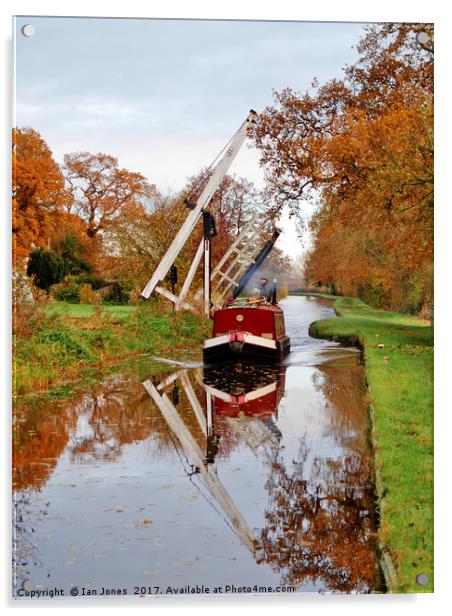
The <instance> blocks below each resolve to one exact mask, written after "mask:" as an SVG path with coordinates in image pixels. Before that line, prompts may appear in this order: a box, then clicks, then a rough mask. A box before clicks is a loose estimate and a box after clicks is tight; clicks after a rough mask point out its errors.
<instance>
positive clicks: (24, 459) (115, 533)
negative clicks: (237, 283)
mask: <svg viewBox="0 0 452 616" xmlns="http://www.w3.org/2000/svg"><path fill="white" fill-rule="evenodd" d="M281 305H282V306H283V308H284V312H285V319H286V329H287V332H288V334H289V336H290V338H291V343H292V350H291V353H290V355H289V356H288V357H287V358H286V360H285V362H284V364H283V365H282V366H277V367H275V366H266V365H256V366H245V365H240V364H239V365H237V366H235V367H231V366H217V367H210V368H204V367H203V366H202V364H201V363H196V359H195V360H193V358H190V361H187V363H184V361H183V358H182V361H181V360H180V358H178V360H179V361H178V362H174V363H172V362H171V361H165V362H162V361H159V360H157V359H155V358H149V357H145V358H143V359H142V360H140V370H137V371H135V372H133V371H132V372H131V371H130V370H128V371H118V372H117V373H114V374H111V375H110V376H108V377H106V378H104V379H103V380H102V382H99V383H96V384H94V385H90V386H87V387H86V389H85V390H84V391H81V392H80V393H79V394H78V395H77V396H76V397H74V398H72V399H71V400H70V401H65V402H61V401H55V402H52V403H49V402H47V403H46V404H45V405H41V404H33V405H26V404H21V405H20V406H19V407H18V410H17V413H16V418H15V425H14V443H13V449H14V474H13V486H14V520H13V521H14V531H13V532H14V540H15V550H14V588H15V590H14V592H15V595H16V596H23V595H24V592H25V591H24V589H25V590H26V591H27V592H30V591H31V590H35V591H36V590H45V589H49V588H52V589H54V588H61V589H64V591H65V595H69V594H70V590H71V589H73V588H77V592H78V594H79V596H82V595H86V596H89V595H93V594H95V593H96V592H97V594H98V595H100V594H108V593H110V591H114V592H112V593H111V594H123V591H124V590H126V591H127V594H128V595H133V594H134V593H135V592H138V593H146V594H155V593H157V594H161V593H163V594H166V593H169V592H171V591H172V590H173V589H174V591H176V590H177V589H179V592H180V589H182V591H185V592H187V591H190V590H191V589H195V590H196V588H197V587H198V589H202V587H204V590H205V589H209V592H210V593H211V594H213V593H214V592H215V589H219V590H217V592H223V593H231V594H232V593H233V592H234V591H235V592H249V591H252V592H262V591H263V590H264V588H269V589H272V590H273V591H276V592H278V590H277V589H279V592H286V593H288V592H305V591H308V592H326V593H329V592H340V593H344V592H352V593H360V592H363V593H367V592H378V591H381V590H382V582H381V576H380V574H379V568H378V558H377V555H376V549H375V545H376V524H377V519H376V516H375V503H374V489H373V481H372V456H371V452H370V449H369V443H368V438H367V435H368V427H369V425H368V411H367V404H366V389H365V378H364V369H363V366H362V365H361V356H360V353H359V352H358V351H357V350H356V349H348V348H344V347H343V346H340V345H338V344H336V343H332V342H328V341H324V340H316V339H313V338H311V337H309V335H308V327H309V324H310V323H311V322H312V321H315V320H319V319H323V318H327V317H330V316H334V312H333V310H332V308H331V305H330V303H329V302H326V301H324V300H320V299H314V298H307V297H288V298H286V299H285V300H283V301H282V302H281ZM166 359H167V360H168V359H171V358H166ZM103 589H104V590H103ZM118 591H121V592H120V593H119V592H118ZM72 592H73V594H75V592H74V591H72Z"/></svg>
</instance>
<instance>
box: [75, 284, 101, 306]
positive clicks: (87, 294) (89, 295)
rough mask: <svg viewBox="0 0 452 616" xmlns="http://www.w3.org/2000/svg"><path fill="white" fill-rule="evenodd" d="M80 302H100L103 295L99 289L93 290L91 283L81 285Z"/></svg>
mask: <svg viewBox="0 0 452 616" xmlns="http://www.w3.org/2000/svg"><path fill="white" fill-rule="evenodd" d="M79 296H80V304H100V303H102V297H101V295H100V293H99V292H98V291H93V289H92V288H91V286H90V285H89V284H83V285H82V286H81V287H80V293H79Z"/></svg>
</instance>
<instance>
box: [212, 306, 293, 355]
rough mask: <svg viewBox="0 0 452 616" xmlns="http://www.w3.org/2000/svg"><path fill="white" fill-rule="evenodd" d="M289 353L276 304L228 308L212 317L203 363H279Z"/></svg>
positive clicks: (280, 313)
mask: <svg viewBox="0 0 452 616" xmlns="http://www.w3.org/2000/svg"><path fill="white" fill-rule="evenodd" d="M289 351H290V339H289V337H288V336H287V335H286V333H285V326H284V314H283V311H282V310H281V308H280V307H279V306H278V305H277V304H264V305H258V306H252V305H250V306H247V305H240V304H232V305H231V306H227V307H225V308H222V309H221V310H217V311H216V312H215V314H214V326H213V337H212V338H209V339H208V340H206V341H205V342H204V345H203V354H204V361H205V362H207V363H213V362H217V361H226V360H231V359H237V360H241V361H242V360H250V361H260V360H262V361H269V360H270V361H279V360H281V359H283V358H284V357H285V356H286V355H287V354H288V353H289Z"/></svg>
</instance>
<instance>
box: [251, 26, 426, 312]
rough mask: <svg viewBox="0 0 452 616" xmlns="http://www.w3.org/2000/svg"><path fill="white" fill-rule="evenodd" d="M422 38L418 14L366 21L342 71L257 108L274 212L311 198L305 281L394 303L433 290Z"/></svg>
mask: <svg viewBox="0 0 452 616" xmlns="http://www.w3.org/2000/svg"><path fill="white" fill-rule="evenodd" d="M420 31H423V32H426V33H427V34H428V35H429V36H430V39H429V40H430V43H429V44H419V43H418V41H417V38H416V34H417V33H418V32H420ZM432 41H433V28H432V26H430V25H428V24H427V25H421V24H417V25H409V24H404V25H401V24H385V25H379V26H373V27H370V28H368V30H367V34H366V36H365V37H364V38H363V40H362V41H361V42H360V43H359V45H358V51H359V53H360V57H359V60H358V62H357V63H356V64H355V65H353V66H349V67H347V68H346V69H345V77H344V79H343V80H341V81H338V80H334V81H331V82H329V83H327V84H325V85H323V86H320V85H319V84H318V83H316V82H315V83H314V84H313V88H312V90H311V92H309V93H306V94H304V95H302V94H299V93H297V92H294V91H293V90H291V89H285V90H283V91H281V92H276V93H275V105H274V106H273V107H268V108H267V109H265V111H264V113H263V114H262V115H261V116H260V122H259V124H258V126H257V129H256V132H255V142H256V145H257V147H258V148H259V149H260V151H261V163H262V164H263V165H264V167H265V168H266V171H267V178H268V192H269V194H270V196H271V197H272V199H273V204H274V205H273V214H274V215H275V216H277V215H279V213H280V212H281V210H282V208H283V207H284V206H288V207H289V208H290V209H291V211H292V214H294V215H297V214H298V213H299V211H300V205H301V206H302V202H303V201H304V200H309V199H310V200H314V201H316V202H317V203H318V206H317V209H316V214H315V216H314V218H313V219H312V221H311V230H312V231H313V233H314V238H315V240H314V246H313V249H312V250H311V252H310V254H309V256H308V259H307V262H306V266H305V278H306V282H307V283H308V284H313V283H314V284H317V285H318V286H329V287H330V288H332V289H333V290H336V291H337V292H341V293H343V294H345V295H353V296H360V297H362V298H363V299H365V300H366V301H368V302H371V303H373V304H374V305H378V306H381V307H391V308H395V309H407V310H412V311H418V310H419V309H420V308H421V306H422V304H423V303H427V304H430V303H431V302H432V301H433V298H432V258H433V46H432Z"/></svg>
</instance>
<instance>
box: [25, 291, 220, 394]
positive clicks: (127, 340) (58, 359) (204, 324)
mask: <svg viewBox="0 0 452 616" xmlns="http://www.w3.org/2000/svg"><path fill="white" fill-rule="evenodd" d="M14 321H15V326H14V354H13V388H14V394H15V396H16V397H17V396H23V395H26V394H32V393H37V392H40V391H50V392H52V391H54V392H56V391H58V390H60V389H61V388H64V385H65V384H67V383H69V382H71V381H76V380H79V379H80V378H82V377H83V374H84V371H86V370H88V369H91V370H92V369H95V368H96V367H105V365H107V364H108V363H109V362H116V361H118V360H122V359H127V358H129V357H132V356H134V355H139V354H144V353H150V354H159V353H165V354H167V355H168V354H170V353H171V352H174V351H176V350H177V349H199V348H200V345H201V343H202V341H203V340H204V339H205V338H206V337H208V335H210V322H209V321H207V320H205V319H202V318H199V317H196V316H194V315H193V314H191V313H188V312H177V313H173V312H165V311H164V310H163V308H162V306H161V304H159V303H157V302H153V301H151V302H147V303H144V304H140V305H139V306H101V307H96V306H91V305H87V304H86V305H84V304H80V305H79V304H65V303H62V302H55V303H53V304H50V305H43V306H33V307H30V308H29V310H28V311H27V312H21V311H17V312H16V314H15V319H14Z"/></svg>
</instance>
